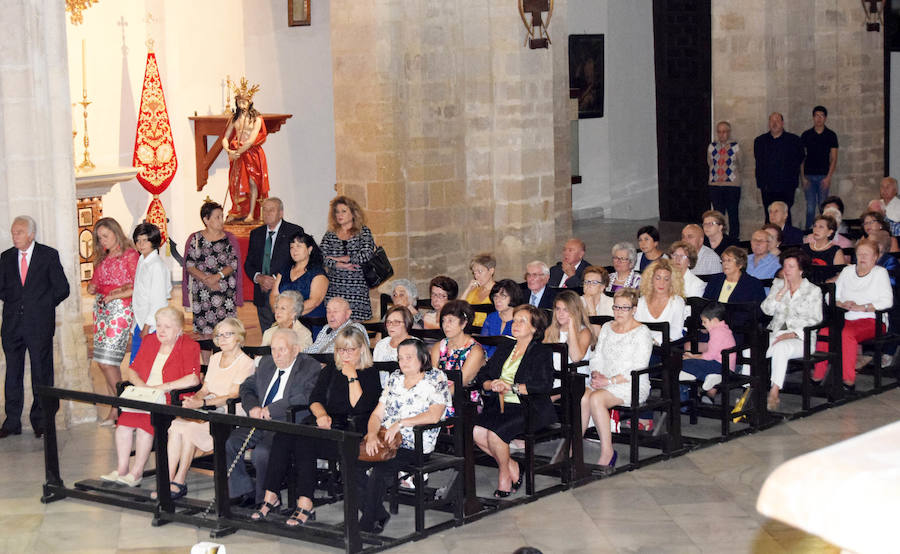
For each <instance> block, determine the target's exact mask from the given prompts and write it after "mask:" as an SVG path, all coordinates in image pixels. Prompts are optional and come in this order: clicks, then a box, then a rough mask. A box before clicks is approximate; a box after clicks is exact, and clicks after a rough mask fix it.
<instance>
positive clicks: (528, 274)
mask: <svg viewBox="0 0 900 554" xmlns="http://www.w3.org/2000/svg"><path fill="white" fill-rule="evenodd" d="M543 276H544V274H543V273H526V274H525V278H526V279H529V278H531V279H537V278H538V277H543Z"/></svg>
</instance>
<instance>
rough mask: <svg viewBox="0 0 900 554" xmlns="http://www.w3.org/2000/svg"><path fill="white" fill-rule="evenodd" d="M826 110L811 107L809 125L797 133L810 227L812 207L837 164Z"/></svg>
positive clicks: (822, 194)
mask: <svg viewBox="0 0 900 554" xmlns="http://www.w3.org/2000/svg"><path fill="white" fill-rule="evenodd" d="M826 119H828V110H827V109H825V106H816V107H815V108H813V126H812V128H811V129H807V130H806V131H804V132H803V134H802V135H800V142H801V143H802V144H803V149H804V150H805V151H806V159H805V160H804V162H803V166H802V167H801V170H802V175H803V190H804V191H805V192H806V227H807V228H809V227H812V224H813V220H814V219H815V217H816V209H817V208H818V206H819V204H821V203H822V202H823V201H824V200H825V197H827V196H828V194H829V193H828V189H829V188H830V187H831V176H832V175H833V174H834V168H835V167H836V166H837V157H838V139H837V135H836V134H834V131H832V130H831V129H829V128H828V127H826V126H825V120H826Z"/></svg>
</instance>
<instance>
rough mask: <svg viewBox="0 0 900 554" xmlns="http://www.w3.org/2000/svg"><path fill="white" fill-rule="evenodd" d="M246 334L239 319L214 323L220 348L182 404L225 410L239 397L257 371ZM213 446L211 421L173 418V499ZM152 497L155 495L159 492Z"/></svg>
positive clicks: (216, 339) (170, 428) (171, 453)
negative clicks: (200, 384)
mask: <svg viewBox="0 0 900 554" xmlns="http://www.w3.org/2000/svg"><path fill="white" fill-rule="evenodd" d="M301 305H302V304H301ZM276 317H277V315H276ZM246 337H247V331H246V330H245V329H244V324H243V323H241V320H239V319H236V318H233V317H227V318H225V319H223V320H222V321H221V322H219V324H218V325H216V326H215V328H214V329H213V343H214V344H215V345H216V346H218V347H219V348H220V349H221V351H220V352H216V353H215V354H213V355H212V357H211V358H210V359H209V367H208V368H207V370H206V377H205V378H204V380H203V387H201V388H200V390H199V391H197V392H196V393H194V394H193V395H192V396H186V397H184V398H182V400H181V405H182V406H183V407H185V408H193V409H201V408H203V409H208V408H212V409H214V410H216V411H217V412H225V411H226V406H225V405H226V404H227V403H228V400H229V399H231V398H237V397H238V393H239V388H240V386H241V383H243V382H244V380H245V379H246V378H247V377H249V376H250V374H251V373H253V370H254V366H253V359H252V358H251V357H250V356H248V355H246V354H244V351H243V350H241V346H243V345H244V339H246ZM238 415H244V413H243V410H239V413H238ZM212 449H213V438H212V435H210V433H209V422H208V421H191V420H187V419H182V418H180V417H179V418H176V419H175V420H174V421H172V426H171V427H169V448H168V452H169V480H170V481H171V490H172V499H173V500H175V499H178V498H181V497H182V496H184V495H185V494H187V485H186V484H185V479H186V478H187V472H188V470H189V469H190V467H191V460H193V459H194V456H196V455H198V454H199V453H202V452H210V451H212ZM152 496H153V497H154V498H156V493H153V495H152Z"/></svg>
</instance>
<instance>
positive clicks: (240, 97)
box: [222, 77, 269, 223]
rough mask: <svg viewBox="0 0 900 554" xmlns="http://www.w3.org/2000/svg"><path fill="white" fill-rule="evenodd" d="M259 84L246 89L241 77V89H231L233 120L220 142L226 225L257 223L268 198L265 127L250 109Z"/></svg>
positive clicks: (257, 114) (245, 83)
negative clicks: (228, 203)
mask: <svg viewBox="0 0 900 554" xmlns="http://www.w3.org/2000/svg"><path fill="white" fill-rule="evenodd" d="M257 91H259V85H253V87H252V88H248V86H247V78H246V77H242V78H241V86H240V87H234V103H235V107H236V109H235V112H234V117H232V118H231V121H229V122H228V127H226V129H225V135H224V138H223V139H222V149H223V150H225V152H226V153H227V154H228V162H229V168H228V194H229V195H230V196H231V210H230V211H229V212H228V218H227V219H226V222H227V223H232V222H234V221H237V220H243V221H244V222H245V223H257V222H258V221H259V209H260V208H259V207H260V206H261V205H262V201H263V200H265V199H266V198H268V196H269V170H268V166H267V165H266V154H265V152H263V149H262V143H264V142H265V141H266V124H265V122H264V121H263V118H262V117H261V116H260V115H259V112H257V111H256V109H254V108H253V95H254V94H256V92H257Z"/></svg>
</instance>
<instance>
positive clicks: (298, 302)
mask: <svg viewBox="0 0 900 554" xmlns="http://www.w3.org/2000/svg"><path fill="white" fill-rule="evenodd" d="M272 308H273V310H272V311H273V313H274V314H275V323H274V324H272V326H271V327H269V328H268V329H266V332H265V333H263V336H262V343H261V344H262V345H263V346H269V345H270V344H272V336H273V335H274V334H275V331H277V330H278V329H293V330H294V332H295V333H297V338H298V339H299V342H298V343H297V344H298V345H299V346H300V349H301V350H303V349H304V348H306V347H307V346H309V345H311V344H312V343H313V340H312V333H311V332H310V330H309V329H307V328H306V327H305V326H304V325H303V324H302V323H300V321H299V320H298V319H297V318H299V317H300V313H301V312H302V311H303V296H302V295H301V294H300V293H299V292H298V291H296V290H286V291H284V292H282V293H281V294H279V295H278V296H276V297H275V301H274V302H272Z"/></svg>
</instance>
